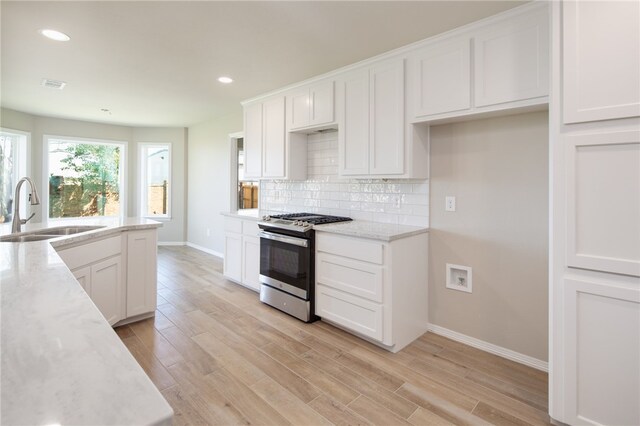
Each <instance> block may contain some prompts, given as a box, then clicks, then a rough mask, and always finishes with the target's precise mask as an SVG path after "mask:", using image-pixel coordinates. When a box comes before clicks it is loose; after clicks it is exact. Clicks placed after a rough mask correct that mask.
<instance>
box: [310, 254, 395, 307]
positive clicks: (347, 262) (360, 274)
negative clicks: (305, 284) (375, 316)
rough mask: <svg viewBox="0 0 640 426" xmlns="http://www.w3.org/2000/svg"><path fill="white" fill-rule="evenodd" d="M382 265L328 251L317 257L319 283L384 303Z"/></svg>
mask: <svg viewBox="0 0 640 426" xmlns="http://www.w3.org/2000/svg"><path fill="white" fill-rule="evenodd" d="M383 271H384V270H383V268H382V266H378V265H372V264H371V263H366V262H360V261H357V260H352V259H345V258H344V257H341V256H335V255H332V254H328V253H322V252H320V253H318V256H317V257H316V277H317V280H318V284H323V285H326V286H329V287H333V288H335V289H338V290H342V291H344V292H347V293H351V294H354V295H356V296H360V297H364V298H366V299H369V300H372V301H374V302H378V303H382V284H383Z"/></svg>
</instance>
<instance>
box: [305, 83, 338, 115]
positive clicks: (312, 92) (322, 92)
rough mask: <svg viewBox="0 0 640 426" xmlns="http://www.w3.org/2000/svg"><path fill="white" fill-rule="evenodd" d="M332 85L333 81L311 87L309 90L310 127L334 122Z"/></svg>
mask: <svg viewBox="0 0 640 426" xmlns="http://www.w3.org/2000/svg"><path fill="white" fill-rule="evenodd" d="M333 94H334V84H333V81H329V82H324V83H322V84H318V85H315V86H312V87H311V88H310V89H309V101H310V106H311V109H310V114H309V124H310V125H312V126H315V125H320V124H325V123H331V122H332V121H333V120H334V101H333Z"/></svg>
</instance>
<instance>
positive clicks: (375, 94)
mask: <svg viewBox="0 0 640 426" xmlns="http://www.w3.org/2000/svg"><path fill="white" fill-rule="evenodd" d="M369 84H370V86H369V96H370V98H369V103H370V106H371V121H370V123H369V128H370V134H369V142H370V143H369V146H370V149H369V174H372V175H392V174H402V173H404V60H403V59H401V60H397V59H394V60H392V61H386V62H383V63H380V64H378V65H375V66H373V67H372V68H371V70H370V71H369Z"/></svg>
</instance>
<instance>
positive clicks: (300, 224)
mask: <svg viewBox="0 0 640 426" xmlns="http://www.w3.org/2000/svg"><path fill="white" fill-rule="evenodd" d="M293 224H294V225H296V226H302V221H300V220H296V221H295V222H293Z"/></svg>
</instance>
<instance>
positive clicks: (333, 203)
mask: <svg viewBox="0 0 640 426" xmlns="http://www.w3.org/2000/svg"><path fill="white" fill-rule="evenodd" d="M307 173H308V177H307V180H305V181H284V180H273V181H264V180H263V181H261V182H260V204H259V206H260V212H261V214H281V213H284V212H287V213H289V212H302V211H305V212H311V213H322V214H330V215H337V216H349V217H351V218H353V219H360V220H370V221H374V222H386V223H398V224H404V225H416V226H429V181H428V180H422V179H419V180H416V179H401V180H398V179H386V180H383V179H366V180H363V179H345V178H341V177H339V176H338V132H328V133H321V134H313V135H309V136H308V150H307Z"/></svg>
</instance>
